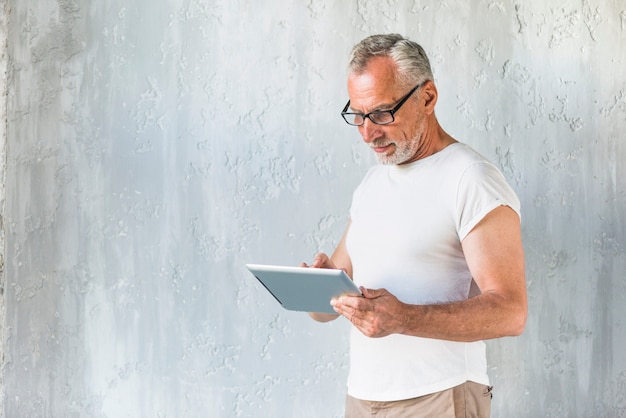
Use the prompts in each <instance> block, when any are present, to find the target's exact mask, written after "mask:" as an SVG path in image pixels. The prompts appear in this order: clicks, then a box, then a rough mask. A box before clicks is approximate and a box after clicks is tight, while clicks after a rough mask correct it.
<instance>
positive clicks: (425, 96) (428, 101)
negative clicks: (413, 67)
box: [421, 80, 439, 115]
mask: <svg viewBox="0 0 626 418" xmlns="http://www.w3.org/2000/svg"><path fill="white" fill-rule="evenodd" d="M421 96H422V100H424V111H425V112H426V114H427V115H431V114H433V113H435V105H436V104H437V97H439V93H438V92H437V87H436V86H435V83H433V82H432V80H428V81H427V82H426V84H424V87H422V92H421Z"/></svg>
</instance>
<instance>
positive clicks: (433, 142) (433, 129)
mask: <svg viewBox="0 0 626 418" xmlns="http://www.w3.org/2000/svg"><path fill="white" fill-rule="evenodd" d="M431 118H432V119H431V120H430V121H429V123H428V124H427V125H426V130H425V131H424V132H423V133H422V135H421V136H422V138H421V140H420V145H419V148H418V150H417V152H416V153H415V155H414V156H413V158H411V159H410V160H408V161H405V162H403V163H402V164H408V163H411V162H414V161H417V160H421V159H422V158H426V157H430V156H431V155H433V154H436V153H438V152H439V151H441V150H443V149H444V148H446V147H447V146H448V145H450V144H454V143H455V142H458V141H457V140H456V139H454V138H452V137H451V136H450V135H448V133H447V132H446V131H444V130H443V128H442V127H441V125H439V122H438V121H437V119H436V118H435V116H434V115H432V116H431Z"/></svg>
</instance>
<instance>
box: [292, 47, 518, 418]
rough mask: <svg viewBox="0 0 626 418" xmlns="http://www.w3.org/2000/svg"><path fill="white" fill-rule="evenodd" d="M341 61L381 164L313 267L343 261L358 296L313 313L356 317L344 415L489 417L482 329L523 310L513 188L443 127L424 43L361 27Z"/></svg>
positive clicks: (353, 119)
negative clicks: (366, 33) (361, 34)
mask: <svg viewBox="0 0 626 418" xmlns="http://www.w3.org/2000/svg"><path fill="white" fill-rule="evenodd" d="M348 73H349V74H348V94H349V98H350V100H349V101H348V103H347V104H346V106H345V108H344V110H343V112H342V116H343V117H344V119H345V120H346V122H347V123H348V124H350V125H356V126H357V127H358V130H359V133H360V134H361V136H362V137H363V140H364V141H365V143H366V144H367V145H369V146H370V147H371V148H372V150H373V151H374V152H375V153H376V156H377V158H378V161H379V162H380V163H381V164H379V165H377V166H375V167H373V168H372V169H370V171H369V172H368V173H367V175H366V176H365V178H364V180H363V181H362V183H361V184H360V185H359V187H358V188H357V189H356V191H355V192H354V196H353V201H352V207H351V209H350V222H349V225H348V228H347V230H346V232H345V233H344V235H343V238H342V239H341V241H340V242H339V244H338V246H337V248H336V249H335V251H334V253H333V255H332V257H330V258H329V257H328V256H326V255H325V254H323V253H320V254H318V255H317V256H316V257H315V260H314V261H313V262H312V263H311V265H310V266H309V267H314V268H340V269H344V270H345V271H346V272H347V273H348V275H349V276H350V277H352V278H353V280H354V281H355V283H356V284H357V285H359V286H360V287H361V290H362V292H363V296H364V297H355V296H343V297H340V298H337V299H334V300H333V301H331V304H332V306H333V307H334V310H335V311H336V312H337V314H338V315H332V314H322V313H311V314H310V315H311V316H312V317H313V318H314V319H316V320H318V321H329V320H332V319H334V318H336V317H338V316H339V315H341V316H344V317H345V318H347V319H348V320H349V321H350V322H351V323H352V324H353V325H354V326H353V328H352V331H351V336H350V374H349V378H348V396H347V400H346V416H347V417H365V416H368V417H369V416H376V417H405V416H406V417H412V418H414V417H422V416H424V417H465V416H468V417H469V416H472V417H474V416H479V417H487V416H489V414H490V407H491V388H490V387H489V386H488V385H489V380H488V377H487V370H486V369H487V366H486V355H485V344H484V343H483V342H482V340H485V339H489V338H498V337H504V336H515V335H519V334H520V333H521V332H522V331H523V329H524V326H525V322H526V316H527V301H526V285H525V273H524V254H523V248H522V240H521V232H520V216H519V211H520V204H519V200H518V199H517V197H516V195H515V193H514V192H513V190H512V189H511V187H510V186H509V185H508V184H507V183H506V181H505V179H504V177H503V176H502V174H501V173H500V172H499V170H498V169H497V168H496V167H495V166H494V165H493V164H491V163H489V162H488V161H486V160H485V159H484V158H483V157H481V156H480V155H478V154H477V153H476V152H475V151H473V150H472V149H471V148H469V147H468V146H467V145H464V144H462V143H460V142H457V140H455V139H454V138H452V137H451V136H450V135H448V134H447V133H446V132H445V131H444V130H443V129H442V128H441V126H440V125H439V123H438V121H437V118H436V117H435V104H436V103H437V88H436V87H435V84H434V82H433V76H432V71H431V69H430V63H429V61H428V58H427V56H426V54H425V52H424V50H423V49H422V48H421V47H420V46H419V45H418V44H416V43H414V42H412V41H409V40H407V39H404V38H403V37H401V36H399V35H375V36H371V37H369V38H366V39H364V40H363V41H361V42H360V43H359V44H357V45H356V46H355V47H354V49H353V50H352V54H351V58H350V63H349V72H348ZM302 265H303V266H307V265H306V264H305V263H303V264H302Z"/></svg>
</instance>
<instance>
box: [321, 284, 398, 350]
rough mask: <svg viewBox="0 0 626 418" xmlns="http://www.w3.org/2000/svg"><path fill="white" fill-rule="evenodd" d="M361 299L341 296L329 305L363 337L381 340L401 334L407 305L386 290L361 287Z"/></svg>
mask: <svg viewBox="0 0 626 418" xmlns="http://www.w3.org/2000/svg"><path fill="white" fill-rule="evenodd" d="M360 289H361V292H362V293H363V296H364V297H359V296H347V295H346V296H341V297H339V298H337V299H333V300H332V301H331V302H330V304H331V305H332V307H333V308H334V309H335V312H337V313H338V314H340V315H342V316H344V317H346V318H347V319H348V320H349V321H350V322H352V324H353V325H354V326H355V327H357V329H358V330H359V331H361V332H362V333H363V335H365V336H366V337H371V338H380V337H386V336H387V335H390V334H401V333H402V331H403V330H404V328H405V325H406V324H407V323H408V309H407V305H406V304H404V303H402V302H400V301H399V300H398V298H396V297H395V296H394V295H392V294H391V293H389V292H388V291H387V290H386V289H366V288H364V287H361V288H360Z"/></svg>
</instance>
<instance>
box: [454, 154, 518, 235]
mask: <svg viewBox="0 0 626 418" xmlns="http://www.w3.org/2000/svg"><path fill="white" fill-rule="evenodd" d="M456 203H457V206H456V207H457V210H456V220H457V232H458V235H459V240H461V241H463V239H464V238H465V237H466V236H467V234H469V232H470V231H471V230H472V229H473V228H474V227H475V226H476V225H477V224H478V223H479V222H480V221H481V220H482V219H483V218H484V217H485V216H486V215H487V214H488V213H489V212H491V211H492V210H494V209H495V208H497V207H498V206H509V207H510V208H511V209H513V210H514V211H515V212H516V213H517V215H518V216H520V218H521V213H520V201H519V199H518V197H517V195H516V194H515V191H514V190H513V189H512V188H511V186H510V185H509V184H508V183H507V181H506V179H505V178H504V176H503V175H502V173H501V172H500V170H498V168H497V167H496V166H494V165H493V164H491V163H489V162H486V161H484V162H476V163H473V164H471V165H470V166H469V167H468V168H467V169H466V170H465V171H464V172H463V173H462V175H461V177H460V178H459V184H458V190H457V202H456Z"/></svg>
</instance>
